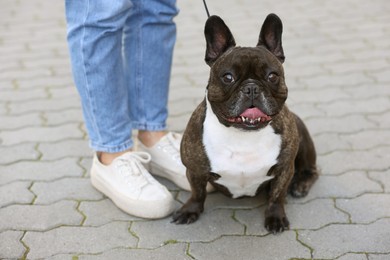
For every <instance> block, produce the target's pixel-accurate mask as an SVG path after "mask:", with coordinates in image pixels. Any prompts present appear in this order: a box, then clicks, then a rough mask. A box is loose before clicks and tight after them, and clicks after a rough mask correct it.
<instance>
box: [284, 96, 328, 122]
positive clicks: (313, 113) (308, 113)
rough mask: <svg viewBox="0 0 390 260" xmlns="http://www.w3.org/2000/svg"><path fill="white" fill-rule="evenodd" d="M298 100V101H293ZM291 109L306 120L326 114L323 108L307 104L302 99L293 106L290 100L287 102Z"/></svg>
mask: <svg viewBox="0 0 390 260" xmlns="http://www.w3.org/2000/svg"><path fill="white" fill-rule="evenodd" d="M293 102H296V101H293ZM287 104H288V106H289V109H290V110H291V111H292V112H293V113H295V114H297V115H298V116H299V117H300V118H301V119H303V120H304V121H305V122H306V120H307V119H309V118H313V117H314V118H317V117H322V116H325V112H324V111H322V110H321V109H318V108H317V107H315V106H314V105H313V104H306V103H303V102H302V101H298V102H296V103H293V104H292V105H291V106H290V105H289V101H288V102H287Z"/></svg>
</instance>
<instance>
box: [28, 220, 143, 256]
mask: <svg viewBox="0 0 390 260" xmlns="http://www.w3.org/2000/svg"><path fill="white" fill-rule="evenodd" d="M129 226H130V224H129V223H125V222H114V223H109V224H107V225H104V226H101V227H65V226H64V227H59V228H56V229H53V230H50V231H46V232H34V231H32V232H27V233H26V235H25V237H24V238H23V241H24V242H25V243H26V245H27V246H28V247H29V248H30V251H29V253H28V255H27V258H28V259H38V258H46V257H50V256H54V255H57V254H60V253H66V252H72V254H75V255H77V254H98V253H102V252H105V251H107V250H109V249H113V248H118V247H119V248H120V247H135V246H136V243H137V239H136V238H134V237H133V236H132V235H131V234H130V233H129V230H128V229H129Z"/></svg>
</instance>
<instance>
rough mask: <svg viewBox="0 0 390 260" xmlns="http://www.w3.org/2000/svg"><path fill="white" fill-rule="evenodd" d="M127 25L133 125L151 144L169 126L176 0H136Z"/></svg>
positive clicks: (125, 35)
mask: <svg viewBox="0 0 390 260" xmlns="http://www.w3.org/2000/svg"><path fill="white" fill-rule="evenodd" d="M133 4H134V6H133V8H132V9H131V12H130V16H129V18H128V19H127V21H126V24H125V31H124V33H125V34H124V54H125V66H124V67H125V74H126V78H127V84H128V86H129V93H128V94H129V100H130V103H129V106H130V113H131V118H132V125H133V127H134V128H136V129H139V130H140V131H139V138H140V140H141V142H143V143H144V144H145V145H148V146H151V145H152V144H153V143H155V142H156V141H158V140H159V139H160V138H161V137H162V136H163V135H164V134H165V129H166V120H167V117H168V109H167V102H168V89H169V80H170V74H171V65H172V55H173V48H174V44H175V41H176V25H175V23H174V22H173V18H174V17H175V16H176V15H177V13H178V10H177V8H176V1H175V0H165V1H161V0H160V1H159V0H134V1H133Z"/></svg>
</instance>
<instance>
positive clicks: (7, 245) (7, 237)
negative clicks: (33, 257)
mask: <svg viewBox="0 0 390 260" xmlns="http://www.w3.org/2000/svg"><path fill="white" fill-rule="evenodd" d="M22 236H23V232H21V231H11V230H10V231H5V232H0V241H1V243H0V258H1V259H20V258H21V257H22V256H23V254H24V252H25V251H26V249H25V248H24V246H23V245H22V243H21V242H20V239H21V238H22Z"/></svg>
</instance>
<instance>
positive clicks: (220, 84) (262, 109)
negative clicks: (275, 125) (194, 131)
mask: <svg viewBox="0 0 390 260" xmlns="http://www.w3.org/2000/svg"><path fill="white" fill-rule="evenodd" d="M281 26H282V24H281V21H280V19H279V18H278V17H277V16H276V15H270V16H268V17H267V19H266V20H265V22H264V24H263V27H262V29H261V32H260V37H259V42H258V44H257V46H256V47H235V41H234V38H233V36H232V34H231V33H230V30H229V28H228V27H227V26H226V25H225V23H224V22H223V21H222V19H221V18H219V17H217V16H215V17H211V18H210V19H209V20H208V22H207V24H206V28H205V36H206V42H207V50H206V62H207V63H208V64H209V65H210V66H211V72H210V80H209V84H208V88H207V89H208V90H207V98H208V101H209V102H210V105H211V107H212V110H213V112H214V114H215V115H216V116H217V118H218V120H219V121H220V123H222V124H224V125H225V126H233V127H236V128H240V129H244V130H256V129H260V128H263V127H265V126H266V125H268V124H269V122H270V121H271V120H272V118H273V117H274V116H276V115H277V114H278V113H279V112H280V110H281V109H282V108H283V105H284V102H285V100H286V98H287V87H286V85H285V82H284V72H283V67H282V62H283V61H284V54H283V49H282V46H281V33H282V27H281Z"/></svg>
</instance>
